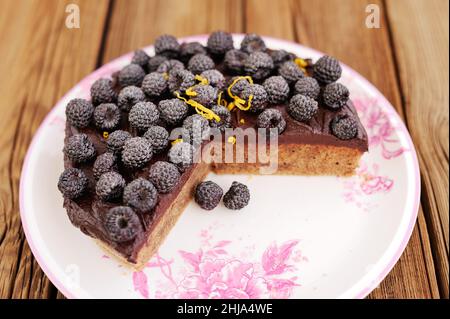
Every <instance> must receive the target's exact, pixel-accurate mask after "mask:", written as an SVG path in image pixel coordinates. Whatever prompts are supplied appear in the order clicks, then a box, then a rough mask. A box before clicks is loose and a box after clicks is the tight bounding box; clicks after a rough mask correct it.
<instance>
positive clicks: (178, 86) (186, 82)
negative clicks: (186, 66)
mask: <svg viewBox="0 0 450 319" xmlns="http://www.w3.org/2000/svg"><path fill="white" fill-rule="evenodd" d="M168 84H169V91H170V92H171V93H174V92H175V91H179V92H184V91H186V90H187V89H188V88H190V87H191V86H194V85H195V76H194V74H193V73H192V72H191V71H188V70H176V71H173V72H171V73H170V74H169V80H168Z"/></svg>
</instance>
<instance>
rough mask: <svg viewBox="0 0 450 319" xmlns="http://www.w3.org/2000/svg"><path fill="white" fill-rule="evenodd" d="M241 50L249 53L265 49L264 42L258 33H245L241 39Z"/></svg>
mask: <svg viewBox="0 0 450 319" xmlns="http://www.w3.org/2000/svg"><path fill="white" fill-rule="evenodd" d="M241 50H242V51H244V52H247V53H249V54H250V53H253V52H258V51H266V44H265V43H264V40H263V39H262V38H261V37H260V36H259V35H257V34H254V33H250V34H247V35H245V37H244V39H243V40H242V42H241Z"/></svg>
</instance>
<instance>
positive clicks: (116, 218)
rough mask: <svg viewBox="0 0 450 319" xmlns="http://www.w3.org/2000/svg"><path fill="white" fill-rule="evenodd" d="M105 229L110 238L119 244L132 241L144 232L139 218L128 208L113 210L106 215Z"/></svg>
mask: <svg viewBox="0 0 450 319" xmlns="http://www.w3.org/2000/svg"><path fill="white" fill-rule="evenodd" d="M104 227H105V230H106V232H107V234H108V236H109V238H110V239H111V240H113V241H115V242H118V243H122V242H126V241H130V240H132V239H134V238H135V237H136V236H137V235H138V234H139V233H141V232H142V225H141V221H140V220H139V217H138V216H137V215H136V213H135V212H134V211H133V209H131V208H130V207H127V206H117V207H113V208H111V209H110V210H109V211H108V212H107V213H106V216H105V219H104Z"/></svg>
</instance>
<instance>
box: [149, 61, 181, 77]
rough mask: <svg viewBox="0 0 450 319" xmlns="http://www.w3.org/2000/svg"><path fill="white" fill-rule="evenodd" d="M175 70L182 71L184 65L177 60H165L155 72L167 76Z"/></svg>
mask: <svg viewBox="0 0 450 319" xmlns="http://www.w3.org/2000/svg"><path fill="white" fill-rule="evenodd" d="M177 70H184V64H183V63H182V62H180V61H178V60H174V59H172V60H167V61H164V62H163V63H161V64H160V65H159V66H158V68H157V69H156V72H159V73H166V74H169V73H171V72H174V71H177Z"/></svg>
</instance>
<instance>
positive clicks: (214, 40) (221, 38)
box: [207, 31, 234, 56]
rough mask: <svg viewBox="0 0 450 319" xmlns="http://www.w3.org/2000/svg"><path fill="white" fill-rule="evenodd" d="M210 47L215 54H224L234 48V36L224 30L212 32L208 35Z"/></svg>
mask: <svg viewBox="0 0 450 319" xmlns="http://www.w3.org/2000/svg"><path fill="white" fill-rule="evenodd" d="M207 46H208V49H209V51H210V52H211V53H212V54H214V55H219V56H220V55H223V54H225V52H227V51H228V50H231V49H233V47H234V45H233V37H232V36H231V34H230V33H228V32H224V31H215V32H212V33H211V34H210V35H209V37H208V44H207Z"/></svg>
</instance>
